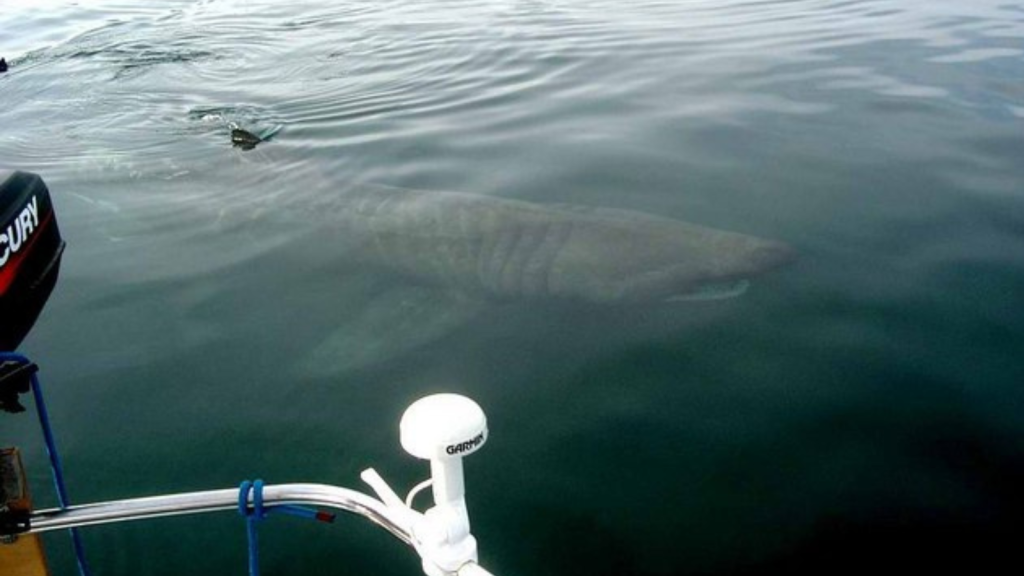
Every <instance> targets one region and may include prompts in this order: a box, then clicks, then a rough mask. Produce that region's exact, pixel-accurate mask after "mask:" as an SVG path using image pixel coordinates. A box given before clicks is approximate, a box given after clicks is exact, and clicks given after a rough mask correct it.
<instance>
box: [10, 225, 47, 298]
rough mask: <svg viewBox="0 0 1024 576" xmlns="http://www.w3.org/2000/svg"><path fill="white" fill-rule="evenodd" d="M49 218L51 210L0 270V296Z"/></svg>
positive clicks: (14, 276) (12, 279) (16, 273)
mask: <svg viewBox="0 0 1024 576" xmlns="http://www.w3.org/2000/svg"><path fill="white" fill-rule="evenodd" d="M51 220H53V211H52V210H51V211H50V212H48V213H47V214H46V217H45V218H43V223H42V224H40V225H39V227H38V228H36V231H35V233H33V234H32V237H31V238H29V239H28V244H26V245H25V247H24V248H22V249H21V250H20V251H19V252H18V253H17V254H15V255H14V256H12V257H11V259H10V260H8V261H7V263H6V264H5V265H4V267H3V270H0V296H3V295H4V294H5V293H6V292H7V289H8V288H10V287H11V284H12V283H13V282H14V279H15V278H16V277H17V276H18V268H19V267H20V266H21V265H22V263H24V262H25V258H27V257H28V255H29V253H30V252H32V247H33V246H34V245H35V243H36V240H38V239H39V237H40V236H42V235H43V234H42V232H43V230H44V229H45V228H46V226H47V225H49V224H50V221H51Z"/></svg>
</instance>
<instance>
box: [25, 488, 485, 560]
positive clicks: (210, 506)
mask: <svg viewBox="0 0 1024 576" xmlns="http://www.w3.org/2000/svg"><path fill="white" fill-rule="evenodd" d="M263 502H264V505H265V506H268V507H271V506H274V505H281V504H292V505H306V506H319V507H322V508H333V509H337V510H343V511H345V512H351V513H353V514H357V515H359V516H363V517H365V518H368V519H370V521H371V522H373V523H374V524H377V525H378V526H380V527H382V528H384V529H385V530H387V531H388V532H390V533H391V534H393V535H394V536H395V537H397V538H398V539H399V540H401V541H402V542H405V543H406V544H408V545H410V546H412V545H413V543H412V535H411V534H410V533H409V528H407V527H406V526H405V525H404V524H403V523H402V521H401V519H400V518H398V517H397V515H396V514H395V511H394V510H393V509H391V508H388V507H387V506H386V505H385V504H384V503H383V502H381V501H380V500H377V499H375V498H373V497H371V496H367V495H366V494H363V493H362V492H357V491H355V490H351V489H348V488H341V487H339V486H331V485H328V484H278V485H275V486H264V487H263ZM237 508H238V489H237V488H227V489H224V490H207V491H204V492H186V493H183V494H168V495H164V496H150V497H147V498H132V499H128V500H111V501H109V502H97V503H94V504H81V505H77V506H69V507H68V508H65V509H60V508H51V509H48V510H39V511H36V512H33V513H32V516H31V526H32V527H31V529H30V530H29V533H30V534H36V533H40V532H49V531H52V530H64V529H68V528H77V527H81V526H95V525H98V524H114V523H118V522H130V521H133V520H147V519H150V518H162V517H165V516H186V515H191V514H202V513H206V512H219V511H225V510H235V509H237ZM457 575H458V576H492V575H491V573H490V572H488V571H487V570H485V569H484V568H483V567H482V566H480V565H479V564H477V563H475V562H467V563H466V564H464V565H463V566H462V567H460V568H459V570H458V572H457Z"/></svg>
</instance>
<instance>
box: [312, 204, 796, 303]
mask: <svg viewBox="0 0 1024 576" xmlns="http://www.w3.org/2000/svg"><path fill="white" fill-rule="evenodd" d="M333 212H334V213H333V214H332V219H333V223H332V225H331V228H332V229H334V230H335V231H336V232H337V233H338V234H339V235H340V236H341V237H342V243H343V244H347V245H348V248H349V253H350V254H353V256H354V258H356V259H358V260H360V261H364V262H367V263H372V264H375V265H379V266H381V267H384V268H387V269H390V270H392V271H395V272H398V273H401V274H403V275H406V276H409V277H412V278H415V279H418V280H421V281H424V282H426V283H428V284H433V285H439V286H444V287H446V288H449V289H454V290H457V291H460V292H463V293H467V294H476V295H483V296H486V297H488V298H498V299H510V298H557V299H568V300H577V301H584V302H589V303H594V304H628V303H654V302H673V301H685V300H704V299H718V298H726V297H731V296H737V295H739V294H742V293H743V291H744V290H745V289H746V287H747V286H748V284H749V280H750V279H751V278H753V277H756V276H758V275H761V274H764V273H765V272H768V271H770V270H773V269H775V268H778V267H779V266H781V265H783V264H785V263H787V262H789V261H791V260H793V258H794V254H795V252H794V250H793V249H792V248H790V247H789V246H788V245H786V244H784V243H782V242H778V241H774V240H767V239H762V238H757V237H754V236H748V235H744V234H738V233H734V232H726V231H723V230H716V229H713V228H707V227H703V226H698V225H696V224H690V223H687V222H682V221H678V220H672V219H669V218H662V217H658V216H653V215H650V214H644V213H641V212H633V211H629V210H616V209H607V208H589V207H583V206H573V205H564V204H550V205H547V204H533V203H529V202H524V201H519V200H508V199H501V198H495V197H491V196H482V195H474V194H464V193H456V192H427V191H417V190H410V189H403V188H390V187H385V186H369V187H363V188H361V189H358V190H355V191H352V192H350V193H348V194H346V195H345V196H344V199H343V200H342V201H341V203H340V205H338V206H336V207H335V209H334V210H333Z"/></svg>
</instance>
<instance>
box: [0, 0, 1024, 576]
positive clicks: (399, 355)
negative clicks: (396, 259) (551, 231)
mask: <svg viewBox="0 0 1024 576" xmlns="http://www.w3.org/2000/svg"><path fill="white" fill-rule="evenodd" d="M1022 46H1024V7H1022V6H1021V5H1020V3H1015V2H1009V1H998V0H993V1H988V0H986V1H976V2H942V1H940V2H924V1H913V2H910V1H894V0H893V1H888V0H850V1H846V2H828V1H824V0H794V1H782V0H764V1H727V2H712V1H705V0H692V1H657V0H642V1H640V2H606V1H603V0H602V1H596V2H595V1H589V2H584V1H582V0H567V1H556V0H535V1H527V0H524V1H497V2H482V1H479V0H467V1H454V2H415V3H411V2H397V1H384V2H380V1H377V2H331V3H328V2H312V1H304V0H296V1H292V2H268V1H262V0H261V1H255V2H253V1H245V2H243V1H241V0H238V1H174V0H164V1H158V2H137V1H134V2H127V1H125V2H122V1H115V0H111V1H106V0H98V1H82V2H76V3H72V2H63V1H59V0H52V1H44V2H29V3H28V4H27V5H23V4H20V3H19V4H18V5H17V6H14V5H13V2H6V1H5V2H4V3H3V5H2V7H0V56H4V57H6V58H7V60H8V62H9V63H10V65H11V69H10V71H8V72H7V73H4V74H0V167H5V168H19V169H22V170H30V171H34V172H37V173H39V174H41V175H42V176H43V177H44V178H45V179H46V181H47V182H48V184H49V186H50V188H51V191H52V193H53V196H54V201H55V204H56V208H57V211H58V218H59V221H60V224H61V227H62V230H63V232H64V235H65V237H66V240H67V241H68V250H67V252H66V256H65V260H64V265H63V269H62V271H61V273H62V277H61V279H60V283H59V285H58V287H57V289H56V291H55V293H54V295H53V297H52V299H51V301H50V303H49V305H48V308H47V310H46V312H45V313H44V315H43V317H42V319H41V321H40V322H39V324H38V325H37V327H36V329H35V331H34V332H33V334H32V335H31V336H30V337H29V339H28V340H27V341H26V342H25V343H24V347H23V350H24V351H25V352H26V353H28V354H30V355H31V356H33V357H34V359H35V360H37V361H38V362H39V364H40V365H41V366H42V376H43V380H44V383H45V384H46V385H47V386H48V394H49V398H50V403H51V412H52V416H53V419H54V421H55V426H56V430H57V433H58V436H59V440H60V442H61V444H62V446H63V453H64V457H65V460H66V462H65V465H66V468H67V472H68V480H69V484H70V489H71V495H72V498H73V500H75V501H77V502H87V501H96V500H102V499H109V498H120V497H131V496H142V495H149V494H154V493H160V492H164V491H181V490H199V489H209V488H220V487H227V486H232V485H236V484H237V483H238V482H239V481H240V480H242V479H245V478H253V477H262V478H265V479H266V480H268V481H271V482H288V481H312V482H327V483H332V484H340V485H345V486H352V487H358V485H359V480H358V473H359V471H360V470H362V469H363V468H364V467H366V466H369V465H373V466H375V467H377V468H378V469H379V470H381V472H382V473H383V474H384V475H385V477H387V478H388V479H390V480H391V481H392V482H393V483H394V484H395V485H397V486H400V487H401V489H402V490H404V489H407V488H408V487H411V486H412V485H413V484H414V483H415V482H417V481H418V480H420V479H421V477H423V476H424V475H425V474H426V467H425V466H424V465H423V464H422V463H419V462H416V461H414V460H413V459H412V458H410V457H408V456H406V455H404V453H403V452H402V451H401V449H400V447H399V443H398V431H397V422H398V419H399V417H400V415H401V413H402V411H403V410H404V408H405V406H407V405H408V404H409V403H410V402H411V401H412V400H414V399H415V398H417V397H419V396H421V395H424V394H427V393H432V392H438V391H453V392H460V393H464V394H467V395H470V396H471V397H473V398H475V399H476V400H477V401H478V402H479V403H480V404H481V405H482V406H483V407H484V409H485V410H486V412H487V414H488V417H489V422H490V429H491V439H490V441H489V442H488V444H487V446H486V447H485V448H484V449H483V450H482V451H481V452H479V453H478V454H475V455H473V456H472V457H470V458H469V459H468V460H467V462H466V473H467V484H468V488H469V495H468V498H469V505H470V509H471V518H472V520H473V523H474V532H475V533H476V535H477V536H478V538H479V540H480V546H481V559H482V561H483V562H484V564H485V565H486V566H488V567H489V568H491V569H492V570H494V571H495V572H496V573H497V574H499V575H505V576H508V575H512V574H569V573H574V574H576V573H578V574H652V575H654V574H657V575H666V574H684V573H685V574H701V573H707V574H725V573H729V574H737V573H742V574H747V573H749V574H774V573H788V574H793V573H836V572H838V573H854V572H856V573H863V572H864V571H865V570H875V569H878V568H879V567H882V566H884V567H888V568H897V569H898V568H903V569H907V570H908V571H911V570H912V571H913V572H915V573H918V572H923V571H925V570H929V569H932V568H940V567H941V568H946V569H950V568H953V569H962V570H964V571H967V572H973V573H977V572H979V571H986V569H987V568H988V567H991V566H994V565H996V564H998V563H1000V562H1004V561H1005V562H1010V563H1011V565H1016V564H1019V557H1018V556H1017V555H1016V552H1015V551H1016V550H1017V549H1018V547H1019V535H1020V533H1021V532H1020V520H1021V518H1024V498H1022V490H1024V488H1022V487H1024V416H1022V413H1024V412H1022V409H1024V391H1022V383H1024V359H1022V352H1024V232H1022V231H1024V83H1022V79H1024V49H1022ZM230 123H237V124H238V125H240V126H243V127H246V128H249V129H250V130H253V131H260V130H265V129H269V128H272V127H274V126H278V125H280V126H282V127H283V128H282V130H281V132H280V133H279V134H278V135H277V136H276V137H275V138H274V139H273V140H271V141H270V142H267V143H264V144H262V145H260V146H259V147H257V148H256V149H255V150H252V151H248V152H246V151H242V150H240V149H237V148H232V147H231V144H230V137H229V131H230V129H229V125H230ZM353 182H378V183H383V184H388V185H393V186H403V187H409V188H418V189H438V190H457V191H464V192H473V193H479V194H487V195H493V196H496V197H506V198H517V199H523V200H529V201H535V202H541V203H545V202H549V203H575V204H584V205H593V206H608V207H617V208H628V209H632V210H638V211H643V212H650V213H656V214H660V215H665V216H669V217H673V218H678V219H682V220H687V221H691V222H696V223H700V224H703V225H707V226H713V227H718V228H723V229H728V230H734V231H738V232H744V233H748V234H755V235H759V236H764V237H768V238H775V239H780V240H784V241H786V242H788V243H790V244H792V245H793V246H794V247H795V248H796V249H797V250H798V251H799V253H800V259H799V261H798V262H797V263H796V264H794V265H791V266H789V267H787V268H785V269H783V270H780V271H778V272H777V273H774V274H771V275H769V276H767V277H765V278H763V279H760V280H759V281H757V282H755V283H754V285H753V286H752V287H751V289H750V290H749V292H748V293H747V294H745V295H744V296H742V297H739V298H735V299H731V300H723V301H715V302H704V303H689V304H677V305H671V306H669V305H665V306H642V307H614V308H596V307H586V306H574V305H565V304H558V303H536V302H515V301H513V302H502V303H494V302H489V303H484V304H480V305H474V306H469V305H466V304H465V303H463V302H461V301H459V300H454V299H452V298H451V297H450V296H449V295H444V294H436V293H434V292H431V291H425V290H423V289H422V288H421V287H418V286H414V285H412V284H409V283H408V282H407V281H404V280H402V279H397V278H390V277H387V276H386V275H382V274H379V273H377V272H373V271H369V270H366V269H364V268H363V267H360V266H358V265H354V264H352V263H346V262H345V260H344V259H343V258H340V257H339V256H338V254H337V253H336V250H335V247H333V246H332V245H331V244H330V243H329V242H323V241H319V240H317V237H316V235H315V234H313V232H314V231H316V230H318V229H320V228H322V227H324V226H328V225H329V224H330V219H331V214H330V210H327V209H320V208H317V207H319V206H330V199H331V198H332V197H333V196H332V195H338V194H344V190H345V189H346V186H348V185H350V184H351V183H353ZM239 206H241V207H244V208H245V209H244V210H241V213H242V214H245V215H246V216H245V217H244V218H240V217H238V216H237V213H238V212H239V210H236V209H237V208H238V207H239ZM311 206H312V207H313V208H312V209H311V208H310V207H311ZM0 422H2V424H0V426H2V428H0V430H2V432H3V434H2V437H3V438H2V439H3V443H4V444H10V443H13V444H18V445H20V446H21V447H22V448H23V449H24V450H25V451H26V453H27V458H28V460H29V465H30V467H31V469H32V476H33V480H34V485H35V487H36V492H37V498H36V499H37V501H38V504H40V505H43V506H48V505H53V497H52V496H51V495H50V494H49V492H48V488H49V484H48V480H47V478H46V476H47V474H48V470H47V468H46V464H45V457H44V454H43V449H42V443H41V440H40V439H39V435H38V432H37V430H36V427H35V424H34V422H33V421H32V420H31V419H30V417H28V416H21V417H12V416H6V417H3V418H2V419H0ZM242 524H243V523H242V521H241V520H239V519H238V518H237V517H235V516H233V515H230V514H224V515H212V516H208V517H204V518H188V519H184V518H182V519H172V520H164V521H154V522H148V523H137V524H131V525H120V526H109V527H101V528H93V529H89V530H87V531H86V532H85V540H86V542H85V543H86V547H87V550H88V555H89V557H90V559H91V561H92V563H93V565H94V571H95V573H96V574H97V575H107V574H147V575H148V574H152V575H163V574H167V575H172V574H173V575H179V574H211V575H212V574H233V573H241V572H242V571H243V570H244V569H245V568H244V554H245V552H244V528H243V525H242ZM365 524H366V523H364V522H362V521H359V520H356V519H348V518H345V519H343V520H340V521H339V523H338V524H337V525H335V526H332V527H325V526H323V525H314V524H312V523H310V524H306V523H303V522H302V521H300V520H295V519H292V518H276V519H273V520H271V521H268V522H266V523H265V524H264V526H263V528H262V536H263V537H262V544H263V566H264V571H265V573H267V574H289V575H305V574H310V575H312V574H396V575H398V574H416V573H418V570H419V568H418V561H417V559H416V558H415V557H414V555H413V553H412V552H411V551H408V550H406V549H405V548H404V547H403V546H402V545H401V544H399V543H397V542H396V541H394V540H393V539H392V538H390V537H389V536H388V535H387V534H385V533H384V532H383V531H380V530H379V529H376V528H374V527H371V526H368V525H365ZM47 545H48V547H49V549H50V552H51V556H52V558H51V559H52V564H53V568H54V572H55V573H56V574H70V573H72V570H73V567H72V566H73V564H72V562H71V559H70V555H69V552H68V546H67V542H66V536H65V535H62V534H57V535H51V536H48V537H47Z"/></svg>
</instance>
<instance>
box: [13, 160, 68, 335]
mask: <svg viewBox="0 0 1024 576" xmlns="http://www.w3.org/2000/svg"><path fill="white" fill-rule="evenodd" d="M63 252H64V240H62V239H61V237H60V230H58V229H57V219H56V217H55V216H54V214H53V203H52V202H51V201H50V191H49V190H48V189H47V188H46V184H44V183H43V179H42V178H40V177H39V176H36V175H35V174H30V173H28V172H9V171H3V170H0V351H4V350H14V349H15V348H17V347H18V345H20V344H21V341H22V339H24V338H25V335H26V334H28V331H29V330H30V329H31V328H32V325H33V324H35V321H36V318H38V317H39V312H40V311H42V309H43V305H44V304H46V299H47V298H49V296H50V292H51V291H52V290H53V286H54V284H56V283H57V271H58V269H59V268H60V257H61V254H62V253H63Z"/></svg>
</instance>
